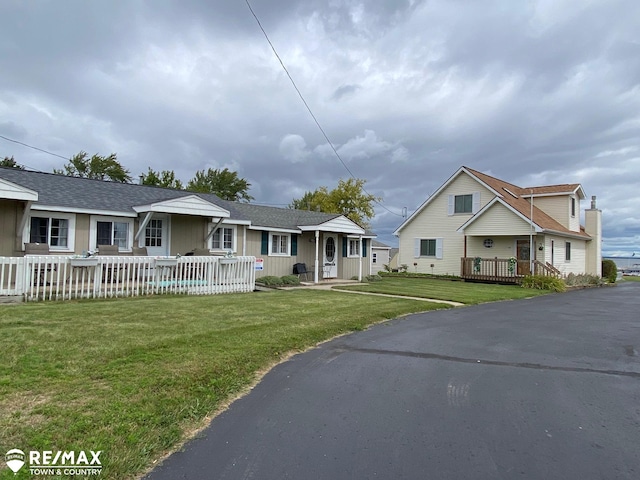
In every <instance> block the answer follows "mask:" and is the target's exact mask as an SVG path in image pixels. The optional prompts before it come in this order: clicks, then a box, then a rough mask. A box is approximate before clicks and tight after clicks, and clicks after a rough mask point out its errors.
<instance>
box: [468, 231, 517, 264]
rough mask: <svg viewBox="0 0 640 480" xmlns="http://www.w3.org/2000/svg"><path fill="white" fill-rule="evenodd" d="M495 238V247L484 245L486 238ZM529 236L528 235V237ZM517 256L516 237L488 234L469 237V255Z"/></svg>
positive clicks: (483, 256)
mask: <svg viewBox="0 0 640 480" xmlns="http://www.w3.org/2000/svg"><path fill="white" fill-rule="evenodd" d="M488 238H490V239H491V240H493V247H491V248H487V247H485V246H484V241H485V239H488ZM527 238H528V237H527ZM515 256H516V238H515V237H510V236H509V237H501V236H496V235H487V236H479V237H467V257H480V258H494V257H498V258H511V257H515Z"/></svg>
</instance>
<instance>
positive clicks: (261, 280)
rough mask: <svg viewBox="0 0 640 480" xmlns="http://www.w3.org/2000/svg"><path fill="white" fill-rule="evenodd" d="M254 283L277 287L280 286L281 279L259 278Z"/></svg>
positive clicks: (268, 276) (272, 276) (270, 276)
mask: <svg viewBox="0 0 640 480" xmlns="http://www.w3.org/2000/svg"><path fill="white" fill-rule="evenodd" d="M256 282H258V283H261V284H263V285H266V286H268V287H277V286H278V285H282V279H281V278H280V277H276V276H274V275H267V276H265V277H260V278H258V279H256Z"/></svg>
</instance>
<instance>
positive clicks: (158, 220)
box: [140, 215, 170, 257]
mask: <svg viewBox="0 0 640 480" xmlns="http://www.w3.org/2000/svg"><path fill="white" fill-rule="evenodd" d="M140 246H141V247H147V255H149V256H152V257H165V256H168V255H169V252H170V250H169V217H167V216H160V215H158V216H156V215H154V216H153V217H152V218H151V220H149V223H147V226H146V227H145V230H144V235H141V236H140Z"/></svg>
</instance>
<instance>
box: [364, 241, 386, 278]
mask: <svg viewBox="0 0 640 480" xmlns="http://www.w3.org/2000/svg"><path fill="white" fill-rule="evenodd" d="M374 253H375V254H377V259H376V263H373V254H374ZM366 260H367V262H368V263H370V267H371V274H372V275H375V274H376V273H378V272H380V271H382V270H384V265H389V263H390V258H389V249H388V248H375V247H373V248H372V249H371V258H368V259H366Z"/></svg>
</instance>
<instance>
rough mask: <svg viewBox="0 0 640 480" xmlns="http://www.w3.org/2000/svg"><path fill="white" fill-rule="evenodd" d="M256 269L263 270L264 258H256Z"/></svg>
mask: <svg viewBox="0 0 640 480" xmlns="http://www.w3.org/2000/svg"><path fill="white" fill-rule="evenodd" d="M256 270H264V258H256Z"/></svg>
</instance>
